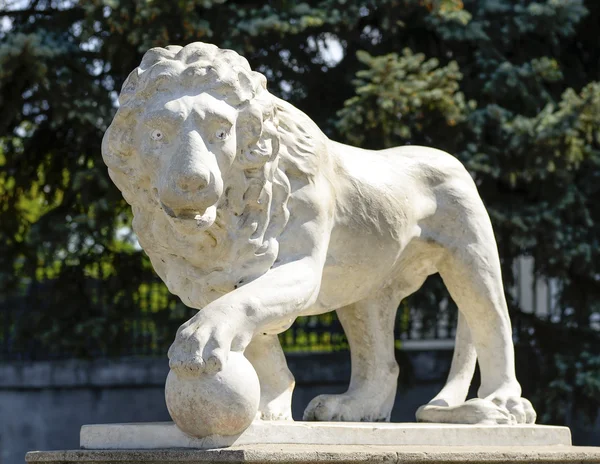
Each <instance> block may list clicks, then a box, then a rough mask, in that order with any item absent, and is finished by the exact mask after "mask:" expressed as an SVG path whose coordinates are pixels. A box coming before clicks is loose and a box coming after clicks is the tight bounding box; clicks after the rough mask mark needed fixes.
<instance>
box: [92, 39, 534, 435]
mask: <svg viewBox="0 0 600 464" xmlns="http://www.w3.org/2000/svg"><path fill="white" fill-rule="evenodd" d="M119 103H120V107H119V109H118V111H117V114H116V116H115V118H114V120H113V122H112V124H111V126H110V127H109V128H108V130H107V132H106V134H105V137H104V140H103V143H102V153H103V157H104V160H105V162H106V164H107V166H108V168H109V174H110V177H111V179H112V180H113V181H114V183H115V184H116V185H117V187H118V188H119V189H120V190H121V192H122V193H123V196H124V198H125V200H126V201H127V202H128V203H129V204H130V205H131V207H132V210H133V215H134V219H133V229H134V230H135V232H136V233H137V235H138V237H139V242H140V244H141V246H142V247H143V249H144V250H145V251H146V253H147V254H148V256H149V257H150V259H151V261H152V265H153V266H154V269H155V270H156V272H157V273H158V275H159V276H160V277H161V278H162V280H163V281H164V282H165V283H166V285H167V287H168V289H169V290H170V291H171V292H173V293H174V294H176V295H178V296H179V297H180V298H181V299H182V301H183V302H184V303H185V304H186V305H188V306H190V307H192V308H196V309H198V310H200V311H199V312H198V313H197V314H196V315H195V316H194V317H192V318H191V319H190V320H189V321H187V322H186V323H184V324H183V325H182V326H181V327H180V329H179V330H178V332H177V335H176V337H175V341H174V342H173V344H172V346H171V348H170V349H169V365H170V367H171V369H172V370H173V371H174V372H175V373H177V375H181V376H194V375H199V374H201V373H206V372H209V373H211V372H212V373H214V372H218V371H219V370H221V369H222V368H223V366H224V365H225V363H227V360H228V355H229V353H230V352H231V351H235V352H244V355H245V356H246V357H247V359H248V360H249V361H250V362H251V363H252V365H253V366H254V368H255V369H256V372H257V374H258V377H259V381H260V385H261V400H260V408H259V414H260V417H262V418H263V419H290V418H291V409H290V405H291V394H292V390H293V387H294V378H293V376H292V374H291V373H290V371H289V370H288V368H287V364H286V361H285V357H284V355H283V352H282V349H281V346H280V344H279V341H278V337H277V334H279V333H281V332H283V331H284V330H286V329H287V328H288V327H290V325H291V324H292V323H293V322H294V320H295V319H296V318H297V317H298V316H308V315H315V314H322V313H325V312H328V311H336V312H337V315H338V317H339V319H340V321H341V323H342V326H343V328H344V331H345V333H346V335H347V337H348V341H349V344H350V349H351V360H352V378H351V381H350V386H349V388H348V390H347V392H346V393H343V394H340V395H321V396H318V397H316V398H315V399H313V400H312V401H311V403H310V404H309V405H308V407H307V409H306V411H305V413H304V419H305V420H323V421H327V420H334V421H336V420H338V421H388V420H389V419H390V413H391V410H392V406H393V402H394V398H395V395H396V386H397V377H398V365H397V363H396V359H395V356H394V333H393V328H394V320H395V314H396V310H397V308H398V305H399V303H400V301H401V300H402V299H403V298H405V297H407V296H408V295H410V294H411V293H413V292H415V291H416V290H418V289H419V288H420V287H421V285H422V284H423V282H424V281H425V279H426V278H427V277H428V276H429V275H431V274H434V273H438V272H439V273H440V275H441V277H442V278H443V280H444V283H445V285H446V286H447V288H448V290H449V292H450V294H451V296H452V298H453V299H454V300H455V302H456V303H457V305H458V307H459V310H460V315H459V320H458V328H457V334H456V337H457V343H456V349H455V354H454V358H453V362H452V367H451V371H450V374H449V378H448V382H447V384H446V386H445V387H444V389H443V390H442V391H441V392H440V394H439V395H438V396H436V397H435V398H434V399H433V400H432V401H431V402H430V403H429V404H427V405H425V406H422V407H421V408H420V409H419V410H418V411H417V419H418V420H420V421H429V422H453V423H532V422H534V421H535V412H534V410H533V408H532V406H531V404H530V403H529V401H527V400H526V399H524V398H521V387H520V385H519V383H518V382H517V379H516V377H515V367H514V348H513V344H512V338H511V324H510V320H509V316H508V311H507V306H506V301H505V297H504V291H503V287H502V280H501V273H500V264H499V258H498V251H497V247H496V243H495V239H494V234H493V231H492V226H491V223H490V220H489V217H488V215H487V212H486V210H485V208H484V206H483V204H482V202H481V199H480V198H479V195H478V192H477V189H476V187H475V184H474V182H473V180H472V179H471V177H470V175H469V173H468V172H467V171H466V170H465V168H464V167H463V166H462V164H461V163H460V162H459V161H457V160H456V159H455V158H454V157H452V156H451V155H449V154H447V153H444V152H442V151H439V150H436V149H433V148H425V147H417V146H404V147H397V148H391V149H387V150H381V151H369V150H363V149H360V148H355V147H351V146H347V145H343V144H341V143H338V142H334V141H333V140H330V139H328V138H327V136H325V135H324V134H323V132H321V130H319V128H318V127H317V126H316V125H315V123H314V122H312V121H311V119H310V118H309V117H308V116H306V115H305V114H303V113H302V112H301V111H299V110H298V109H296V108H295V107H293V106H292V105H290V104H288V103H286V102H285V101H282V100H280V99H279V98H276V97H275V96H273V95H272V94H271V93H269V92H268V91H267V89H266V79H265V77H264V76H263V75H262V74H259V73H257V72H253V71H252V70H251V69H250V66H249V64H248V62H247V61H246V60H245V59H244V58H243V57H241V56H239V55H238V54H237V53H235V52H234V51H231V50H221V49H219V48H217V47H216V46H214V45H209V44H204V43H192V44H189V45H187V46H185V47H179V46H169V47H166V48H153V49H151V50H149V51H148V52H147V53H146V54H145V55H144V57H143V59H142V62H141V64H140V66H139V67H138V68H136V69H135V70H134V71H133V72H132V73H131V74H130V75H129V77H128V78H127V80H126V82H125V83H124V85H123V89H122V92H121V95H120V97H119ZM477 360H478V361H479V366H480V370H481V386H480V388H479V390H478V398H476V399H473V400H469V401H465V399H466V396H467V391H468V388H469V385H470V383H471V380H472V376H473V372H474V369H475V363H476V361H477Z"/></svg>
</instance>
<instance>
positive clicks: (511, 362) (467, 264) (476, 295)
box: [438, 198, 535, 423]
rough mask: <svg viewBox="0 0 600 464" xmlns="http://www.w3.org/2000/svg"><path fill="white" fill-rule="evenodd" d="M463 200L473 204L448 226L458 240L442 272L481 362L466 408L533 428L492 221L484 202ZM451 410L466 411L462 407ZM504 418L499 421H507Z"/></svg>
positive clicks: (458, 419)
mask: <svg viewBox="0 0 600 464" xmlns="http://www.w3.org/2000/svg"><path fill="white" fill-rule="evenodd" d="M462 201H463V202H464V203H468V204H466V205H463V207H464V209H463V210H462V211H461V212H459V216H458V217H460V218H461V220H458V221H453V224H452V225H449V227H448V228H452V226H454V227H455V228H456V230H450V231H448V232H449V236H451V237H453V240H451V241H450V243H449V245H448V246H447V247H446V252H447V253H446V257H445V258H443V259H442V260H440V261H439V263H438V270H439V272H440V275H441V277H442V279H443V281H444V283H445V285H446V287H447V288H448V291H449V292H450V295H451V296H452V299H453V300H454V301H455V302H456V304H457V305H458V308H459V310H460V312H461V313H462V315H463V316H464V321H466V325H467V326H468V329H469V331H468V332H469V333H470V335H471V337H472V341H473V345H474V346H475V350H476V352H477V359H478V360H479V368H480V371H481V386H480V388H479V391H478V396H479V399H477V400H472V401H471V402H467V403H463V406H465V407H466V408H471V409H473V407H475V408H476V409H478V410H481V409H483V410H487V411H488V412H489V415H490V417H487V418H486V417H484V418H483V419H482V420H481V421H479V422H490V421H493V417H496V416H497V409H498V408H500V409H503V410H504V411H505V412H506V413H508V417H509V419H510V415H512V416H514V419H515V421H516V422H517V423H532V422H534V421H535V411H534V410H533V407H532V406H531V403H530V402H529V401H528V400H526V399H524V398H521V386H520V384H519V383H518V381H517V379H516V376H515V359H514V347H513V341H512V330H511V324H510V318H509V314H508V308H507V306H506V299H505V297H504V289H503V286H502V276H501V270H500V259H499V257H498V251H497V248H496V242H495V239H494V234H493V232H492V227H491V224H490V221H489V217H488V216H487V213H486V211H485V209H484V207H483V205H482V204H481V202H480V201H479V199H478V198H477V199H476V200H475V199H471V201H470V200H469V198H463V199H462ZM457 238H459V240H457ZM469 345H470V344H469ZM459 347H460V346H459ZM463 348H465V347H463ZM467 349H469V348H467ZM451 407H453V408H458V411H459V412H460V408H461V405H456V406H451ZM471 412H472V411H471ZM471 412H469V413H471ZM456 414H457V415H456V418H455V420H449V421H450V422H458V423H460V422H462V421H463V416H461V414H460V413H456ZM492 416H493V417H492ZM504 416H506V414H503V415H502V417H501V418H499V422H504V421H505V418H504Z"/></svg>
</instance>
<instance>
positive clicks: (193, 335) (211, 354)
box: [168, 311, 252, 377]
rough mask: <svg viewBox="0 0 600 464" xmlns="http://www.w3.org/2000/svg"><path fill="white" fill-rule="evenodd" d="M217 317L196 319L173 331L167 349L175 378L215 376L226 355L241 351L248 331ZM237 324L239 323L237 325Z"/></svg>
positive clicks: (231, 320) (234, 322)
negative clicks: (171, 340) (200, 375)
mask: <svg viewBox="0 0 600 464" xmlns="http://www.w3.org/2000/svg"><path fill="white" fill-rule="evenodd" d="M215 316H219V315H218V313H217V314H203V311H200V312H199V313H198V314H197V315H196V316H194V317H193V318H192V319H190V320H189V321H188V322H186V323H185V324H183V325H182V326H181V327H180V328H179V330H178V331H177V335H176V336H175V341H174V342H173V344H172V345H171V347H170V348H169V353H168V356H169V367H170V368H171V369H172V370H173V371H174V372H175V373H176V374H177V375H179V376H182V377H190V376H196V375H199V374H202V373H216V372H218V371H220V370H222V369H223V366H224V365H225V363H226V362H227V357H228V356H229V352H230V351H240V352H242V351H244V348H245V347H246V345H248V343H249V342H250V339H251V337H252V331H251V330H249V328H248V327H245V326H244V324H242V323H236V321H235V318H230V317H227V316H224V315H221V317H215ZM240 322H241V321H240Z"/></svg>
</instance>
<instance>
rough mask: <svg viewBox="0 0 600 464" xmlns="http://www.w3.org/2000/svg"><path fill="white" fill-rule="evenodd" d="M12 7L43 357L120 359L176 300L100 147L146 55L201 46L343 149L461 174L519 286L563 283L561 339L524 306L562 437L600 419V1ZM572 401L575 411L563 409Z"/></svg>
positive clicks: (33, 316)
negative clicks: (523, 266)
mask: <svg viewBox="0 0 600 464" xmlns="http://www.w3.org/2000/svg"><path fill="white" fill-rule="evenodd" d="M0 9H1V14H2V15H3V19H2V22H1V23H0V24H1V28H0V107H1V108H2V111H1V112H0V295H2V298H4V299H5V300H6V299H7V298H9V297H10V296H11V295H13V294H15V293H18V292H19V291H21V290H22V287H23V286H27V285H30V286H31V285H33V284H35V283H40V282H41V283H43V282H48V281H52V291H50V292H49V291H48V289H47V288H46V287H44V286H43V285H38V286H34V287H33V288H35V289H37V294H36V295H37V296H36V298H37V299H36V301H33V302H30V304H31V305H32V306H34V305H37V306H38V307H40V308H43V309H44V310H43V311H37V312H29V313H28V315H27V321H28V323H27V325H26V331H25V332H24V333H25V334H26V335H27V337H25V339H26V340H29V342H31V340H32V339H34V341H35V343H36V345H37V346H38V347H41V349H44V350H46V351H48V352H55V351H56V353H60V352H63V353H74V354H77V355H93V354H94V353H96V352H98V351H100V352H104V353H109V354H110V353H113V354H117V353H119V350H120V349H121V348H122V346H121V344H122V343H124V340H123V337H122V335H123V333H124V332H123V331H124V330H125V328H124V327H123V325H124V322H123V321H125V320H127V321H128V322H127V324H135V323H136V321H135V320H133V319H127V317H129V316H131V315H132V314H133V313H134V311H135V310H136V307H138V306H139V305H140V304H142V303H143V302H146V303H143V304H146V305H147V306H148V308H151V307H156V305H154V306H153V305H152V304H150V303H148V302H147V301H146V300H147V297H148V295H149V292H150V287H151V286H152V285H159V284H155V283H154V282H155V280H154V277H153V274H152V270H151V268H150V266H149V264H148V262H147V259H146V258H145V256H144V255H143V253H142V252H140V251H139V250H137V249H136V248H135V247H133V246H132V245H131V244H130V243H129V242H128V241H127V240H124V239H123V238H122V237H118V232H119V231H120V232H122V231H123V230H126V229H123V226H125V225H127V224H128V222H129V219H130V217H129V214H130V213H129V209H128V207H127V205H125V204H124V202H123V200H122V199H121V196H120V194H119V193H118V191H117V190H116V188H115V187H114V186H113V185H112V183H111V182H110V181H109V179H108V177H107V173H106V169H105V167H104V165H103V163H102V160H101V156H100V141H101V138H102V135H103V133H104V131H105V129H106V127H107V125H108V124H109V122H110V120H111V118H112V115H113V114H114V111H115V100H116V95H117V93H118V92H119V90H120V88H121V85H122V83H123V81H124V79H125V78H126V76H127V75H128V73H129V72H130V71H131V70H132V69H133V68H134V67H135V66H137V64H138V63H139V61H140V59H141V56H142V54H143V53H144V52H145V51H146V50H147V49H148V48H150V47H153V46H165V45H168V44H186V43H189V42H192V41H197V40H200V41H206V42H211V43H214V44H216V45H218V46H220V47H224V48H232V49H234V50H236V51H238V52H239V53H241V54H243V55H244V56H246V57H247V58H248V60H249V61H250V64H251V66H252V67H253V68H254V69H256V70H259V71H261V72H263V73H264V74H265V75H266V76H267V78H268V80H269V88H270V90H271V92H273V93H274V94H276V95H279V96H282V97H283V98H285V99H287V100H289V101H291V102H292V103H293V104H295V105H296V106H298V107H299V108H300V109H302V110H304V111H305V112H306V113H307V114H308V115H309V116H311V117H312V118H313V119H314V120H315V121H316V122H317V123H318V124H319V125H320V127H322V128H323V130H324V131H325V132H326V133H327V134H328V135H329V136H331V137H332V138H334V139H337V140H340V141H344V142H348V143H353V144H357V145H361V146H363V147H367V148H385V147H389V146H394V145H402V144H407V143H411V144H423V145H429V146H434V147H437V148H441V149H444V150H447V151H449V152H450V153H452V154H454V155H455V156H457V157H458V158H459V159H460V160H461V161H463V163H465V165H466V166H467V168H468V169H469V171H470V172H471V173H472V175H473V177H474V179H475V181H476V183H477V185H478V187H479V190H480V193H481V195H482V198H483V199H484V202H485V204H486V206H487V207H488V210H489V212H490V216H491V218H492V221H493V224H494V228H495V231H496V236H497V239H498V244H499V248H500V253H501V256H502V259H503V271H504V276H505V280H506V283H507V287H509V286H510V285H511V283H512V282H513V280H514V276H513V263H514V261H515V259H517V257H519V256H531V257H533V258H534V259H535V272H536V274H537V275H539V276H540V277H541V278H553V279H556V280H557V281H558V282H560V289H559V294H558V299H559V307H560V308H561V309H562V315H561V317H562V318H561V322H560V323H556V322H553V321H552V320H542V319H539V318H535V317H530V316H527V315H526V314H523V313H522V312H521V311H520V310H519V308H518V304H517V302H515V301H513V302H512V304H511V310H512V311H513V313H514V314H513V315H514V316H515V320H518V321H519V323H518V324H517V325H516V328H517V330H518V332H519V333H518V334H517V335H518V338H519V340H520V341H521V343H522V344H523V345H524V346H527V347H529V350H530V353H532V355H533V356H536V357H537V364H539V370H540V372H539V373H540V381H539V382H538V383H537V384H534V385H532V387H531V388H535V389H537V391H538V393H539V395H538V398H540V403H539V404H536V406H537V407H538V409H539V410H540V411H541V412H542V413H543V414H544V416H543V418H544V420H548V421H554V422H556V421H559V422H560V421H563V422H564V421H565V420H567V418H568V417H569V416H570V415H573V412H574V411H584V410H585V411H595V410H597V408H598V400H597V398H600V386H599V385H600V368H599V367H598V366H599V365H600V357H599V353H598V349H597V347H598V346H599V343H598V332H597V330H594V328H593V321H594V319H593V318H594V317H596V318H598V314H600V267H599V266H600V265H599V264H598V263H600V259H599V258H600V256H599V255H600V243H599V242H600V207H599V206H598V204H597V203H596V201H595V199H596V198H598V197H599V195H598V194H599V189H600V150H599V149H600V36H599V35H598V33H597V25H598V24H600V4H599V3H598V2H596V1H594V0H586V1H584V0H464V3H463V2H462V1H461V0H378V1H375V0H370V1H368V0H364V1H358V0H315V1H311V2H301V1H297V0H271V1H269V2H244V1H235V0H230V1H225V0H220V1H218V0H177V1H175V2H158V1H152V0H87V1H83V0H80V1H79V2H77V1H67V0H28V1H17V0H13V1H10V0H4V1H3V2H2V1H0ZM98 280H100V281H102V286H101V288H102V290H98V289H97V288H96V287H95V286H94V285H92V282H94V281H98ZM427 290H428V291H425V292H421V293H420V294H419V295H417V296H416V297H415V298H414V299H413V300H411V303H410V304H411V305H417V306H421V307H423V308H427V307H430V308H436V310H437V307H438V306H439V300H440V299H442V298H446V297H447V296H446V295H445V294H444V293H443V291H442V289H441V286H440V285H439V282H437V283H436V281H435V280H433V281H432V282H431V283H430V284H429V286H428V287H427ZM161 298H163V300H162V301H161V303H160V305H158V306H160V307H163V308H171V311H159V312H157V313H156V314H155V315H154V316H153V319H152V320H150V321H148V322H145V323H147V324H154V326H155V327H163V326H167V325H169V324H171V323H172V322H173V320H175V322H177V321H178V319H177V318H181V317H182V311H184V308H182V307H181V305H179V304H177V302H176V300H175V299H174V298H172V297H170V296H168V295H166V294H165V295H164V296H161ZM107 305H108V306H110V307H111V308H113V309H112V310H111V311H109V312H108V313H107V312H106V311H104V310H103V309H102V308H105V307H106V306H107ZM173 314H176V315H177V316H173ZM596 324H598V322H597V319H596ZM5 325H6V324H5ZM11 327H12V326H11ZM169 330H171V329H169ZM164 333H165V335H164V337H168V336H170V335H166V334H168V333H169V331H168V330H165V332H164ZM169 341H170V340H169V339H167V338H159V339H157V340H154V341H152V343H158V344H165V345H168V343H169ZM565 399H569V402H568V404H570V405H572V406H571V408H572V409H571V410H570V411H566V410H561V409H560V408H559V406H560V405H561V404H567V403H566V402H565V401H564V400H565ZM544 401H545V403H544Z"/></svg>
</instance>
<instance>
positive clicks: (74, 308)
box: [0, 279, 456, 360]
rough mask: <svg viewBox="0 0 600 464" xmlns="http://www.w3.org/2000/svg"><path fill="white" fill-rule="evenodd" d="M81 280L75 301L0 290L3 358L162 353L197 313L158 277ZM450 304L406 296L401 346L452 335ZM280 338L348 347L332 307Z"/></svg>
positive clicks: (295, 346) (38, 286)
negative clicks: (116, 284) (129, 281)
mask: <svg viewBox="0 0 600 464" xmlns="http://www.w3.org/2000/svg"><path fill="white" fill-rule="evenodd" d="M83 287H84V288H78V289H77V290H76V291H77V293H78V295H77V298H75V297H74V298H73V299H72V302H71V299H69V298H68V297H67V298H65V295H64V294H63V295H57V294H56V289H55V286H54V285H53V282H52V281H51V280H48V281H45V282H34V283H32V284H30V285H29V286H28V287H27V288H24V289H22V290H21V291H20V292H16V294H13V295H12V296H10V297H4V298H1V297H0V359H3V360H41V359H60V358H70V357H79V358H92V357H93V358H97V357H111V356H164V355H165V353H166V351H167V349H168V347H169V345H170V344H171V342H172V340H173V337H174V335H175V332H176V330H177V328H178V327H179V325H180V324H181V323H183V322H184V321H186V320H187V319H189V318H190V317H192V315H193V314H194V312H195V311H194V310H192V309H190V308H187V307H186V306H184V305H183V304H182V303H181V302H180V301H179V299H178V298H176V297H174V296H173V295H171V294H170V293H169V292H168V290H167V289H166V287H165V286H164V284H163V283H162V282H160V281H158V280H157V281H154V282H150V283H146V284H142V285H140V286H139V287H138V288H137V289H136V291H134V292H132V293H131V294H128V295H123V294H119V293H117V294H113V293H112V292H111V289H110V286H107V285H106V282H102V281H96V280H92V279H90V280H89V281H86V282H85V285H83ZM107 287H108V288H107ZM63 292H64V290H63ZM82 295H84V297H83V298H82ZM82 300H84V301H85V304H81V301H82ZM446 306H447V305H444V304H442V305H441V306H440V309H439V310H436V311H433V312H432V311H426V310H418V309H415V307H412V306H411V305H410V304H409V302H403V303H402V304H401V306H400V308H399V310H398V312H397V317H396V324H395V335H396V346H397V348H402V347H403V346H405V345H407V344H410V342H411V341H414V340H424V339H425V340H429V339H435V340H448V341H449V342H450V341H451V340H453V338H454V327H455V323H456V311H455V310H454V309H453V308H448V307H446ZM280 339H281V343H282V346H283V347H284V349H285V350H286V351H288V352H298V351H310V352H314V351H324V352H328V351H338V350H346V349H347V348H348V342H347V340H346V337H345V335H344V331H343V329H342V327H341V324H340V322H339V320H338V319H337V317H336V315H335V313H334V312H332V313H327V314H323V315H319V316H310V317H300V318H298V319H297V320H296V322H295V323H294V325H293V326H292V327H291V328H290V329H289V330H287V331H286V332H284V333H283V334H281V335H280Z"/></svg>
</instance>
